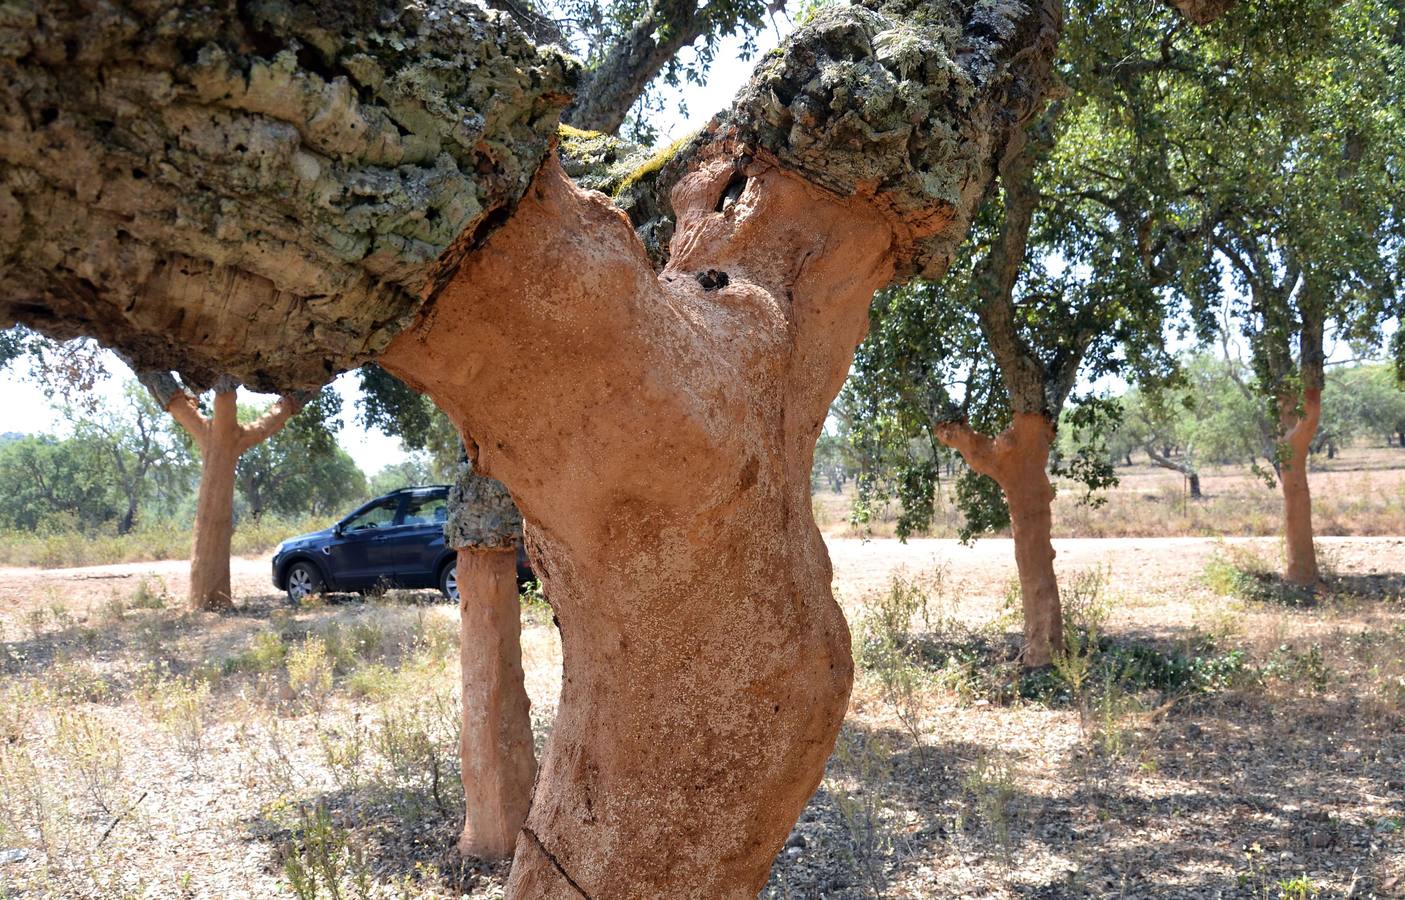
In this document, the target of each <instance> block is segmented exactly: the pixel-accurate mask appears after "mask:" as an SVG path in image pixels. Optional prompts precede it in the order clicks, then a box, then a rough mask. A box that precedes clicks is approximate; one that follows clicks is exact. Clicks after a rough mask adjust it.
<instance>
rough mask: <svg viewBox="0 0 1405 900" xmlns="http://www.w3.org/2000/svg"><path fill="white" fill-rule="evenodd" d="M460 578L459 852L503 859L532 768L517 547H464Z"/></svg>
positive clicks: (525, 802)
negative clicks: (461, 820)
mask: <svg viewBox="0 0 1405 900" xmlns="http://www.w3.org/2000/svg"><path fill="white" fill-rule="evenodd" d="M458 580H459V667H460V673H461V675H462V682H463V720H462V730H461V731H460V733H459V759H460V761H461V762H462V771H463V793H464V825H463V834H462V835H461V836H460V838H459V852H460V853H462V854H464V855H465V856H477V857H481V858H483V859H505V858H507V857H509V856H511V855H512V851H513V849H514V848H515V847H516V846H517V835H518V832H519V831H520V830H521V828H522V824H523V822H525V821H526V819H527V808H528V807H529V806H530V805H531V802H532V782H533V780H534V779H535V778H536V774H537V761H536V757H535V755H534V754H533V752H532V718H531V714H530V713H531V701H529V700H528V699H527V691H526V688H525V687H524V686H523V675H522V650H521V644H520V635H521V621H520V618H519V616H520V601H519V600H518V596H517V553H516V551H515V550H514V549H513V547H512V546H510V545H509V546H507V547H503V548H489V549H473V548H464V549H461V550H459V554H458Z"/></svg>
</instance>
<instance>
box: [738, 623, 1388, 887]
mask: <svg viewBox="0 0 1405 900" xmlns="http://www.w3.org/2000/svg"><path fill="white" fill-rule="evenodd" d="M1130 640H1131V635H1128V634H1125V633H1119V635H1118V637H1117V643H1119V644H1121V645H1123V646H1124V647H1125V646H1126V645H1127V644H1128V643H1129V641H1130ZM1199 641H1201V636H1200V635H1198V634H1196V633H1195V632H1194V631H1193V630H1191V629H1182V630H1180V631H1179V632H1178V633H1176V634H1173V635H1171V636H1169V637H1168V636H1165V635H1158V636H1156V637H1154V638H1153V637H1152V636H1150V635H1139V636H1137V643H1138V644H1139V645H1141V646H1155V647H1158V648H1161V649H1162V650H1165V651H1167V652H1169V651H1172V650H1174V649H1176V648H1185V647H1192V646H1195V645H1196V644H1197V643H1198V642H1199ZM1314 646H1315V645H1314ZM1393 646H1394V645H1392V647H1393ZM1294 652H1296V651H1294ZM1331 652H1336V651H1330V649H1329V656H1328V661H1327V663H1326V665H1327V666H1328V667H1329V669H1330V668H1331V667H1332V666H1333V665H1336V664H1338V663H1339V664H1340V667H1341V669H1342V671H1341V672H1340V673H1338V674H1336V675H1334V674H1332V672H1331V671H1329V672H1328V674H1327V676H1326V677H1325V678H1323V677H1320V673H1319V672H1316V671H1314V670H1313V668H1312V666H1305V665H1298V663H1297V662H1295V660H1297V661H1301V660H1303V659H1308V658H1309V652H1308V651H1302V652H1301V653H1296V656H1292V657H1291V658H1290V657H1289V656H1288V655H1284V654H1283V653H1282V652H1281V651H1277V652H1275V654H1274V658H1272V659H1270V660H1265V661H1261V662H1262V665H1261V666H1259V667H1258V668H1256V669H1255V670H1254V671H1253V672H1252V673H1249V674H1247V675H1245V677H1244V679H1243V680H1242V681H1241V682H1240V683H1238V684H1235V685H1225V686H1212V688H1211V689H1207V690H1205V691H1204V692H1200V693H1193V694H1187V693H1174V692H1173V693H1171V694H1169V695H1168V694H1162V693H1158V692H1154V691H1148V692H1143V693H1142V694H1141V695H1135V694H1133V695H1123V697H1122V701H1120V702H1125V704H1126V705H1125V707H1124V708H1123V709H1122V711H1121V712H1120V713H1119V714H1118V715H1116V716H1108V717H1103V716H1102V715H1101V714H1100V713H1099V712H1098V710H1097V709H1095V708H1094V709H1091V710H1087V711H1086V712H1085V715H1086V719H1085V720H1084V727H1083V728H1081V729H1080V731H1079V732H1078V733H1079V737H1078V739H1077V740H1075V741H1074V743H1073V744H1072V746H1070V747H1068V748H1067V752H1065V753H1062V754H1061V755H1060V758H1058V759H1055V760H1043V759H1035V760H1031V759H1027V758H1026V759H1013V758H1011V756H1010V755H1009V754H1007V753H1006V752H1005V749H1004V748H1003V747H1002V745H1001V741H1000V740H999V737H998V734H999V730H1000V728H1001V727H1028V716H1029V715H1030V714H1033V715H1034V716H1035V717H1036V718H1042V717H1043V715H1045V714H1048V715H1049V716H1050V717H1051V725H1052V724H1053V721H1052V720H1053V717H1058V718H1059V720H1060V721H1062V722H1064V723H1065V724H1066V723H1068V716H1069V715H1070V714H1072V715H1077V714H1078V713H1077V712H1076V708H1071V707H1070V706H1069V705H1067V704H1064V703H1060V702H1058V701H1055V702H1054V703H1053V704H1051V705H1043V704H1038V703H1036V704H1032V705H1031V704H1028V703H1025V704H1016V705H1015V706H1012V707H1007V708H1001V707H999V706H998V705H997V706H983V707H982V708H980V709H978V710H976V709H968V710H945V711H943V712H942V713H939V714H938V719H936V720H929V721H928V722H926V723H925V731H926V735H927V736H926V737H925V739H924V740H923V741H922V743H920V744H919V743H918V742H917V741H915V740H914V739H913V736H912V735H911V734H910V733H908V732H907V731H905V730H902V729H896V728H877V727H874V726H872V725H868V724H864V723H863V722H860V721H856V719H855V718H854V717H852V716H851V717H850V719H849V720H848V722H847V723H846V726H845V729H846V736H845V737H842V738H841V746H842V745H843V742H844V741H846V740H847V741H849V742H851V743H855V742H856V743H858V744H859V745H860V746H863V745H877V746H883V747H886V748H887V754H886V757H885V758H884V760H883V761H882V764H881V765H872V766H869V767H868V768H867V769H866V770H865V769H864V768H863V767H861V766H860V767H858V768H857V769H856V768H855V767H854V766H853V765H849V766H848V768H847V770H846V768H845V765H844V763H843V761H842V760H841V759H840V754H836V757H835V758H833V759H831V762H830V768H829V771H828V773H827V778H826V781H825V784H824V786H823V787H822V788H821V790H820V791H819V792H817V793H816V794H815V796H814V798H813V799H812V800H811V802H810V805H809V806H808V807H807V809H806V812H805V814H804V816H803V817H802V820H801V823H800V825H799V826H797V829H796V832H795V833H793V834H792V836H791V846H788V847H787V849H785V850H783V851H782V852H781V854H780V855H779V856H778V858H777V860H776V865H775V868H774V870H773V874H772V879H771V882H770V884H769V885H768V886H767V890H766V892H765V893H763V896H765V897H768V898H780V897H795V898H800V897H805V898H810V897H824V898H857V897H887V896H912V897H938V896H942V897H946V896H1004V897H1028V898H1063V897H1069V898H1073V897H1145V898H1154V897H1155V898H1159V897H1185V898H1246V900H1247V898H1262V897H1265V896H1273V897H1276V896H1278V895H1279V892H1280V891H1281V890H1285V888H1284V885H1285V884H1289V882H1290V880H1291V879H1293V878H1297V877H1300V876H1301V877H1303V878H1306V879H1307V880H1308V882H1307V883H1311V884H1312V885H1313V886H1315V887H1320V888H1323V889H1324V890H1325V892H1324V893H1323V894H1322V895H1321V896H1324V897H1326V896H1340V895H1341V894H1342V893H1345V891H1346V890H1347V889H1352V890H1354V891H1355V893H1354V896H1370V895H1371V892H1372V891H1376V890H1378V889H1379V886H1380V885H1382V884H1385V885H1390V884H1391V882H1390V879H1391V878H1392V877H1396V876H1399V875H1401V874H1405V873H1402V872H1401V871H1399V870H1400V869H1405V840H1402V829H1405V692H1403V693H1402V694H1401V695H1400V697H1399V698H1398V700H1397V701H1395V702H1393V704H1392V703H1391V702H1385V703H1384V705H1383V704H1382V703H1381V702H1376V701H1372V700H1370V699H1369V698H1366V697H1364V696H1363V694H1364V693H1365V691H1364V690H1363V689H1362V688H1363V685H1362V683H1361V679H1362V678H1363V677H1364V676H1363V675H1362V674H1361V673H1362V671H1364V669H1363V668H1362V664H1361V661H1360V660H1356V661H1352V660H1348V659H1345V658H1342V659H1337V658H1336V657H1333V656H1331V655H1330V653H1331ZM1341 652H1343V653H1345V652H1346V651H1345V650H1342V651H1341ZM1381 652H1386V653H1394V652H1396V651H1395V650H1392V649H1390V648H1385V649H1383V650H1382V651H1381ZM1368 662H1369V661H1368ZM941 716H950V717H952V718H958V717H972V716H987V717H994V718H995V720H996V722H995V723H992V724H995V727H994V728H990V727H989V726H987V727H986V729H985V730H983V731H980V733H983V734H991V735H993V736H994V737H993V739H992V740H991V742H989V743H985V742H970V741H962V740H952V739H950V738H944V737H937V738H936V739H934V738H933V737H932V735H938V736H940V735H944V734H950V733H951V732H952V731H953V730H954V729H952V728H945V727H943V725H942V723H941V722H940V721H939V719H940V717H941ZM1005 716H1010V717H1011V719H1010V721H1009V722H1008V723H1000V722H999V720H1000V719H1001V718H1003V717H1005ZM1017 716H1019V717H1023V721H1024V723H1025V724H1024V726H1019V725H1018V724H1017V720H1016V718H1015V717H1017ZM1077 721H1078V720H1077V719H1075V722H1077ZM1036 727H1037V725H1036ZM1003 766H1008V767H1009V768H1010V771H1008V772H1004V773H1002V768H1001V767H1003ZM1046 766H1047V770H1046ZM856 771H858V772H859V773H860V777H856V776H855V772H856ZM865 773H866V777H863V776H864V775H865ZM1007 776H1008V777H1007ZM1392 785H1393V787H1392ZM856 804H857V808H858V809H860V810H864V809H867V808H871V807H875V806H876V807H878V808H879V809H880V810H881V811H882V814H881V815H879V816H876V817H868V818H864V817H863V816H859V817H857V819H858V822H859V824H860V825H861V826H864V827H860V828H857V829H856V828H855V820H856V816H855V815H854V813H853V810H854V809H855V806H856ZM866 830H867V831H877V832H878V835H877V836H876V837H872V836H868V835H867V834H866ZM863 853H869V854H871V855H873V856H875V857H877V858H876V860H869V861H867V862H865V861H863V860H861V859H860V857H861V855H862V854H863ZM1392 859H1394V860H1395V861H1396V862H1391V860H1392ZM873 872H876V873H877V876H878V877H872V876H871V875H866V874H865V873H873ZM1300 884H1301V883H1300ZM1289 887H1290V888H1291V884H1289ZM1290 896H1292V895H1290ZM1379 896H1390V894H1388V893H1381V894H1379Z"/></svg>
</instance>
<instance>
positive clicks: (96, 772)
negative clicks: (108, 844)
mask: <svg viewBox="0 0 1405 900" xmlns="http://www.w3.org/2000/svg"><path fill="white" fill-rule="evenodd" d="M54 749H55V751H56V753H57V755H58V757H59V758H60V759H61V760H63V761H64V763H65V764H66V765H67V767H68V770H69V771H70V772H71V773H72V774H73V775H74V776H75V778H76V780H77V781H78V783H79V785H81V786H82V788H83V790H84V792H85V793H87V795H88V799H90V800H92V801H93V803H94V805H96V806H97V807H98V809H100V810H102V811H103V812H104V813H107V814H108V815H112V814H113V813H114V812H115V810H116V809H117V808H118V807H119V806H120V803H119V802H118V800H119V798H118V797H117V793H118V789H119V788H120V787H121V785H122V782H123V759H122V741H121V740H120V739H119V738H118V736H117V733H116V732H115V731H113V730H112V729H111V728H109V727H108V726H107V725H105V724H103V722H102V721H101V720H100V719H99V718H98V717H97V716H94V715H92V714H91V713H86V712H83V711H82V710H60V711H59V712H58V714H57V716H56V718H55V722H54Z"/></svg>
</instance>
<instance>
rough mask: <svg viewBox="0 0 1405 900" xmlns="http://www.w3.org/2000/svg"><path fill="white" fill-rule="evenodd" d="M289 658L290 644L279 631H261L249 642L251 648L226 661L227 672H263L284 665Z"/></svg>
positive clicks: (225, 669) (225, 668) (271, 670)
mask: <svg viewBox="0 0 1405 900" xmlns="http://www.w3.org/2000/svg"><path fill="white" fill-rule="evenodd" d="M287 658H288V644H287V642H286V641H284V640H283V635H282V634H280V633H279V632H277V631H260V632H259V633H257V634H255V635H254V639H253V640H252V641H250V642H249V649H247V650H245V651H244V652H243V653H240V654H238V655H237V656H232V657H229V658H228V659H226V660H225V662H224V671H225V673H226V674H233V673H234V672H256V673H259V674H263V673H266V672H273V671H276V670H278V669H280V668H282V667H283V663H284V661H285V660H286V659H287Z"/></svg>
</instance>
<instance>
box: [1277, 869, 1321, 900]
mask: <svg viewBox="0 0 1405 900" xmlns="http://www.w3.org/2000/svg"><path fill="white" fill-rule="evenodd" d="M1321 895H1322V891H1321V890H1320V889H1318V888H1317V887H1316V886H1315V885H1314V884H1313V883H1312V879H1311V878H1308V877H1307V875H1298V876H1296V877H1294V878H1286V879H1284V880H1282V881H1280V882H1278V900H1312V898H1313V897H1320V896H1321Z"/></svg>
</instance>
